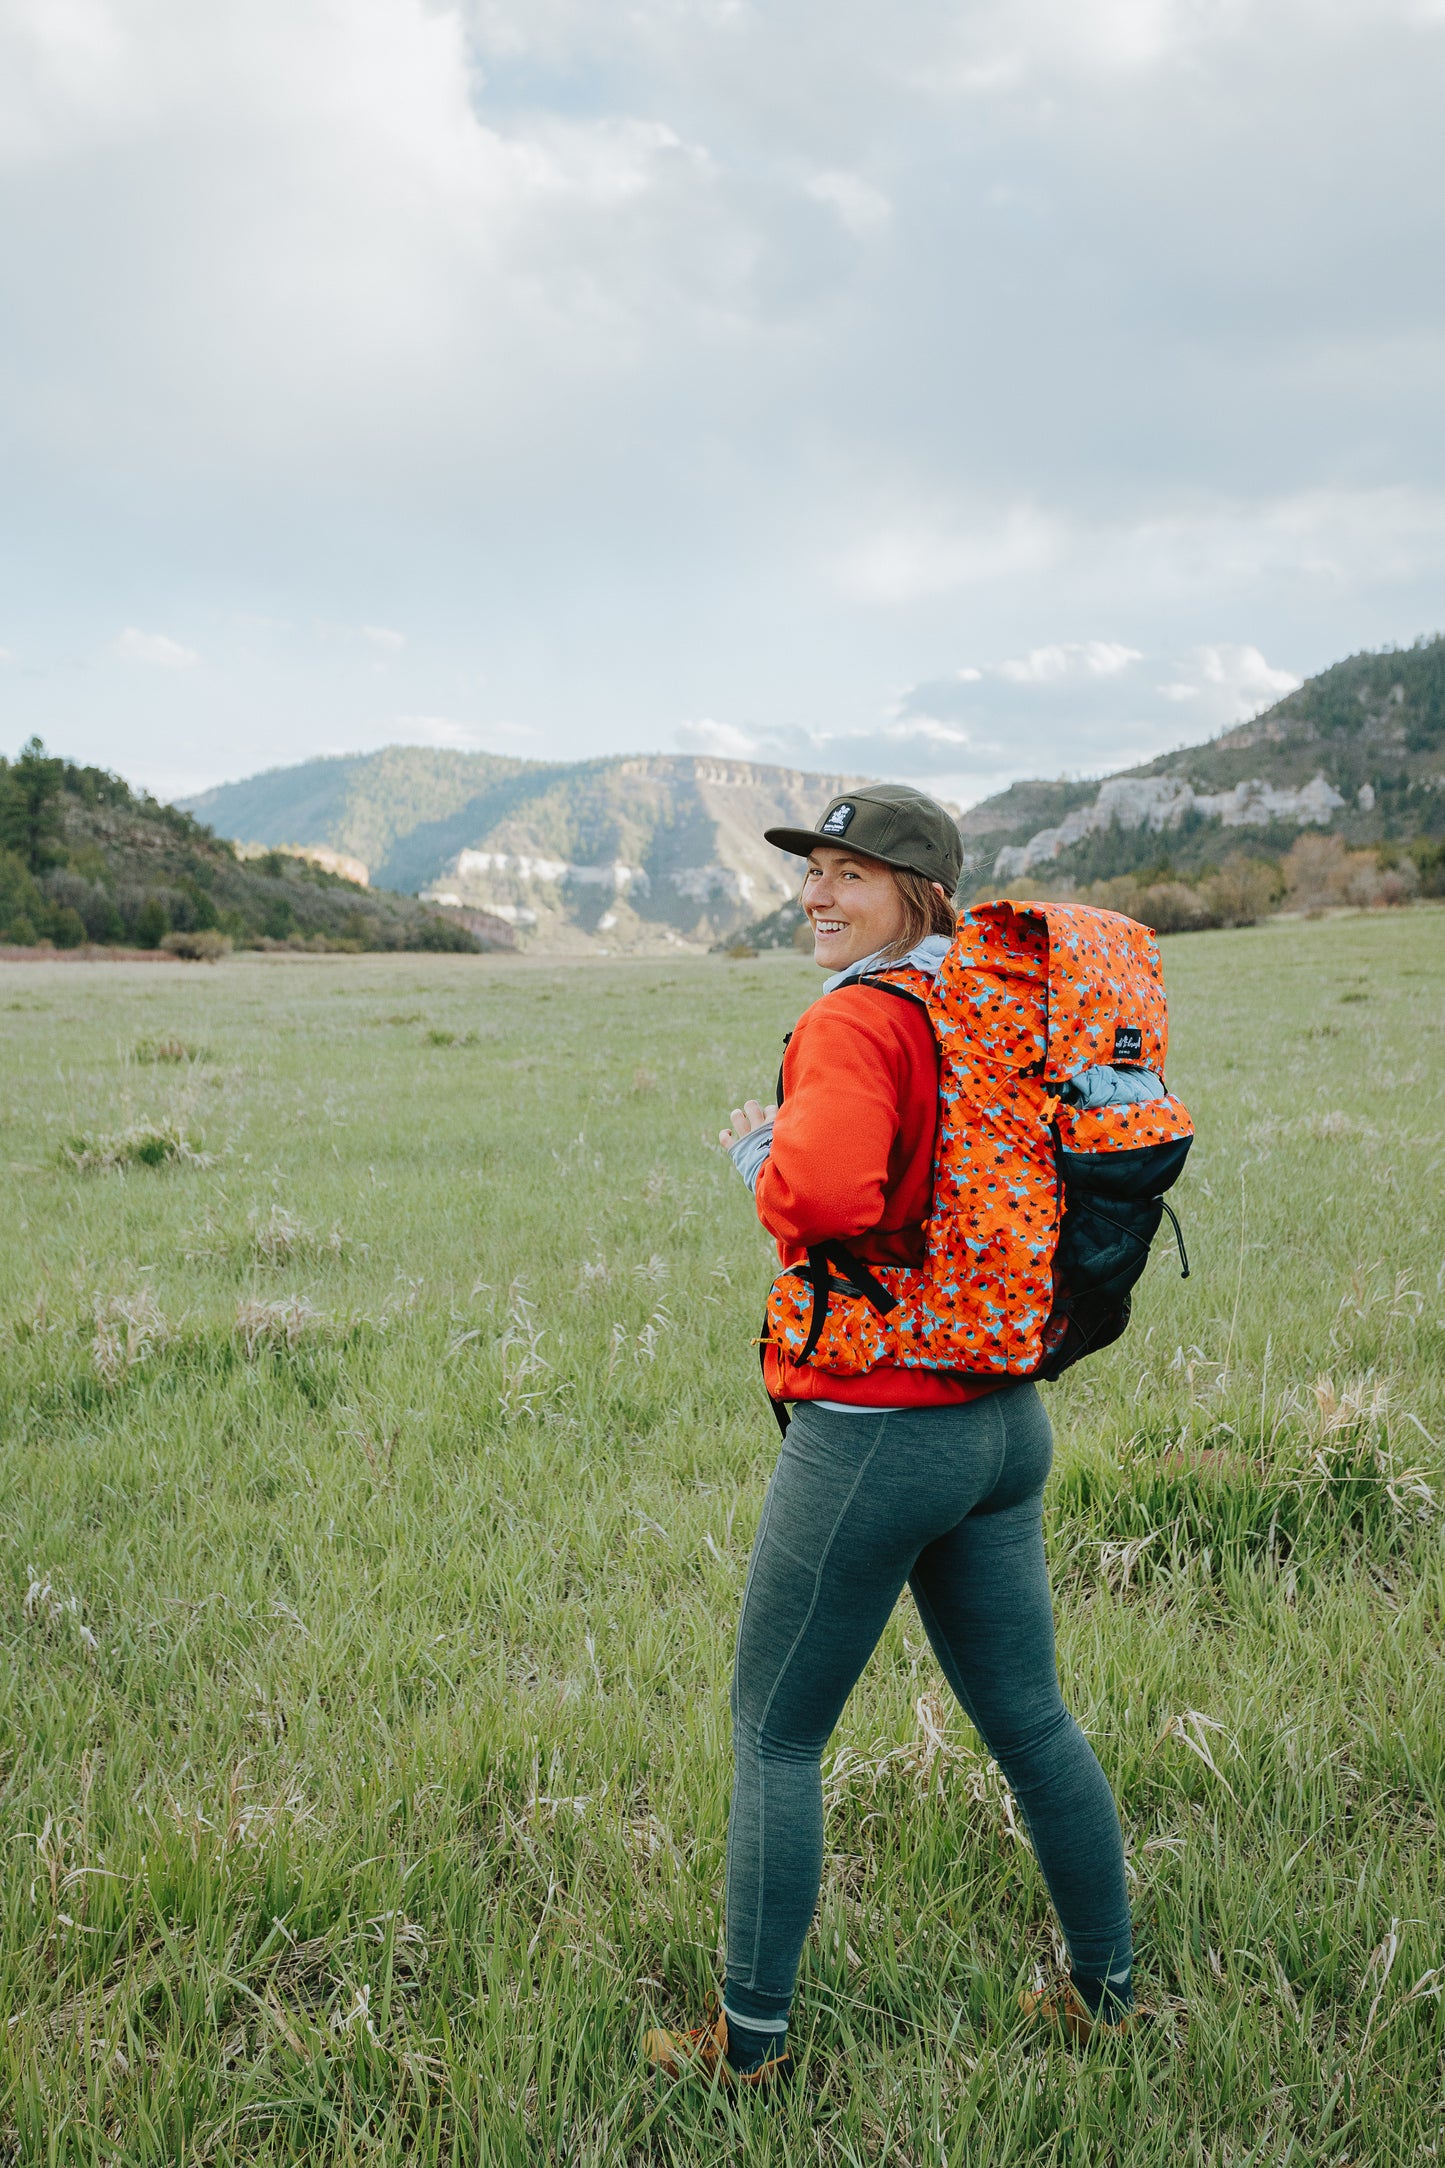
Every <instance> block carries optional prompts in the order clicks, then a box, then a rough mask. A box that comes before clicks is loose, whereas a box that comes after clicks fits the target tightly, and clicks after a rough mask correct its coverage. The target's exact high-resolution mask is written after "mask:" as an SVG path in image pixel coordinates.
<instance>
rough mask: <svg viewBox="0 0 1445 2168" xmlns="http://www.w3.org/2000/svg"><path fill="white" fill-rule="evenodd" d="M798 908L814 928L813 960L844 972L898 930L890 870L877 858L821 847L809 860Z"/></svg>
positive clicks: (899, 912) (899, 911)
mask: <svg viewBox="0 0 1445 2168" xmlns="http://www.w3.org/2000/svg"><path fill="white" fill-rule="evenodd" d="M803 909H804V911H805V912H806V913H807V916H808V924H809V925H810V926H811V927H812V929H813V961H814V962H815V963H817V964H821V965H822V966H823V968H824V970H826V971H843V970H846V968H847V967H848V965H849V964H856V963H857V962H859V961H860V959H861V958H862V957H864V956H872V955H875V954H876V953H877V951H878V950H879V949H881V948H887V947H888V945H889V943H890V942H892V941H896V940H897V939H898V936H899V934H900V933H901V932H902V931H903V923H904V913H903V904H902V901H901V899H900V897H899V894H898V884H897V882H896V881H895V879H894V877H893V874H892V871H891V869H890V868H889V867H887V866H885V865H881V864H880V863H879V861H878V860H877V859H876V858H864V857H861V856H858V857H855V856H854V855H853V853H852V852H850V851H840V850H833V849H830V848H829V846H828V845H826V844H822V845H820V846H819V848H818V849H817V850H815V851H814V852H813V853H812V854H811V856H810V857H809V859H808V871H807V874H806V876H805V877H804V881H803Z"/></svg>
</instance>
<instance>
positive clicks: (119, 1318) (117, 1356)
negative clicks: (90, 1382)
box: [90, 1286, 175, 1390]
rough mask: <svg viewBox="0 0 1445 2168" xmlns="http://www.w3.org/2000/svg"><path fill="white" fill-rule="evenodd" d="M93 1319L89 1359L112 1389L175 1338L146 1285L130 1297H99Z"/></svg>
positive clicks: (98, 1375)
mask: <svg viewBox="0 0 1445 2168" xmlns="http://www.w3.org/2000/svg"><path fill="white" fill-rule="evenodd" d="M91 1318H92V1321H93V1323H94V1325H95V1332H94V1336H93V1337H92V1339H91V1343H90V1359H91V1361H92V1363H93V1364H94V1365H95V1374H96V1376H97V1377H98V1378H99V1379H100V1381H101V1383H102V1384H103V1385H106V1386H108V1387H110V1388H111V1389H112V1390H114V1388H115V1387H116V1386H118V1385H120V1384H122V1383H123V1382H124V1380H125V1379H126V1378H128V1377H129V1376H130V1374H131V1372H132V1371H133V1370H136V1369H138V1368H139V1367H140V1365H141V1364H142V1363H143V1362H146V1361H148V1360H149V1358H150V1357H151V1356H152V1355H153V1354H155V1353H156V1351H157V1350H158V1349H159V1348H163V1347H167V1346H168V1345H169V1344H170V1342H171V1341H172V1340H174V1338H175V1332H174V1329H173V1327H172V1326H171V1325H170V1324H169V1323H168V1321H167V1319H166V1317H165V1315H164V1313H163V1312H162V1310H161V1307H160V1304H159V1303H158V1302H157V1301H156V1298H155V1296H154V1295H153V1294H152V1292H151V1290H150V1288H149V1287H145V1286H141V1287H138V1288H136V1289H135V1290H134V1291H133V1292H132V1293H130V1294H127V1295H111V1296H109V1297H102V1296H100V1295H96V1296H95V1297H94V1298H93V1300H92V1303H91Z"/></svg>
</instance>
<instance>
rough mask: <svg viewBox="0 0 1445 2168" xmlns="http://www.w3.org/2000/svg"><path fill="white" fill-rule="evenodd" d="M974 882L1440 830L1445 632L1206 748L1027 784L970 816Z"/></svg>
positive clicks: (968, 844)
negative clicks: (1316, 836) (1087, 776)
mask: <svg viewBox="0 0 1445 2168" xmlns="http://www.w3.org/2000/svg"><path fill="white" fill-rule="evenodd" d="M959 827H960V830H961V832H962V834H963V837H964V844H965V849H966V851H967V854H968V860H969V867H968V871H969V876H970V878H971V880H972V883H973V885H974V886H975V888H979V887H986V886H989V885H991V884H993V883H996V882H999V881H1003V882H1015V881H1018V880H1020V879H1021V878H1022V877H1024V876H1026V875H1030V876H1032V875H1037V874H1038V873H1039V872H1040V871H1041V870H1043V869H1047V870H1048V874H1049V877H1050V879H1051V880H1052V881H1054V882H1055V883H1057V882H1058V881H1060V880H1072V881H1075V882H1079V883H1089V882H1097V881H1100V880H1107V879H1110V878H1118V877H1120V876H1123V875H1135V874H1139V873H1142V872H1145V871H1148V870H1150V869H1156V868H1160V867H1164V868H1166V869H1167V871H1168V872H1169V873H1171V874H1173V875H1183V876H1185V877H1188V876H1189V875H1191V874H1199V873H1200V872H1202V871H1204V870H1205V869H1206V868H1208V867H1209V866H1210V865H1212V864H1214V865H1217V864H1218V862H1219V860H1220V858H1221V856H1222V855H1224V854H1227V853H1229V852H1241V851H1242V852H1244V853H1245V854H1246V855H1248V856H1251V857H1257V858H1260V859H1268V860H1279V859H1282V858H1283V857H1284V855H1285V854H1286V853H1287V852H1288V851H1289V850H1290V849H1291V847H1292V846H1293V844H1294V843H1295V842H1296V841H1297V840H1298V838H1299V836H1300V833H1301V831H1302V830H1304V829H1315V830H1323V831H1326V832H1328V833H1329V834H1331V835H1334V836H1337V837H1338V838H1339V839H1340V842H1341V843H1342V845H1343V846H1344V847H1345V848H1347V849H1353V850H1355V851H1359V850H1374V851H1377V852H1379V851H1381V850H1384V851H1385V852H1387V853H1388V852H1389V851H1390V850H1391V849H1396V850H1398V849H1399V848H1401V847H1406V846H1410V845H1412V844H1419V843H1420V842H1422V841H1424V840H1428V839H1430V838H1437V837H1440V836H1442V835H1445V639H1434V640H1422V641H1418V642H1417V643H1416V645H1415V646H1414V647H1409V648H1387V649H1385V650H1383V651H1381V652H1378V653H1370V654H1361V655H1352V656H1351V657H1349V659H1348V660H1347V661H1345V662H1340V663H1336V664H1335V665H1334V666H1333V667H1332V668H1331V669H1328V670H1324V671H1321V672H1320V674H1319V676H1318V677H1313V678H1308V679H1306V681H1305V683H1304V684H1303V685H1301V686H1299V687H1298V689H1297V690H1296V691H1294V692H1292V693H1289V694H1287V695H1286V697H1285V698H1284V699H1283V700H1280V701H1277V702H1276V704H1275V705H1274V706H1273V707H1271V708H1268V709H1266V710H1265V712H1264V713H1263V714H1262V715H1257V716H1255V717H1254V719H1253V720H1252V721H1250V722H1247V723H1240V724H1238V725H1237V726H1236V727H1235V728H1234V729H1232V730H1226V731H1225V732H1224V733H1223V735H1222V736H1220V737H1217V738H1211V739H1210V740H1209V741H1208V742H1207V743H1206V744H1203V745H1193V746H1187V747H1184V748H1182V749H1181V750H1179V751H1177V752H1172V753H1165V754H1161V755H1160V756H1159V757H1158V758H1157V759H1155V760H1152V761H1146V762H1145V763H1143V765H1141V766H1140V767H1137V768H1129V769H1126V770H1124V771H1123V772H1122V773H1121V774H1119V775H1116V776H1109V777H1106V778H1105V780H1104V781H1103V782H1102V783H1098V782H1095V783H1076V782H1059V783H1017V784H1015V785H1014V786H1013V787H1012V789H1010V790H1006V791H1003V792H1001V793H1000V794H999V795H998V796H997V797H995V798H990V799H986V800H985V801H984V803H983V804H982V805H977V806H974V807H973V808H972V809H971V810H970V811H969V812H968V813H966V814H965V815H964V816H963V818H962V820H961V821H960V823H959Z"/></svg>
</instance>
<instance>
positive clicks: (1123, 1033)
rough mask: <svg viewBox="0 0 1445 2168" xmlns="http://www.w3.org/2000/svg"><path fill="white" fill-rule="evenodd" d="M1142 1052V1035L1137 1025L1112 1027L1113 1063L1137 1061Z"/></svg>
mask: <svg viewBox="0 0 1445 2168" xmlns="http://www.w3.org/2000/svg"><path fill="white" fill-rule="evenodd" d="M1143 1051H1144V1034H1143V1032H1142V1030H1141V1029H1140V1027H1139V1026H1138V1025H1137V1024H1116V1025H1115V1027H1114V1059H1115V1061H1138V1059H1139V1057H1140V1056H1141V1054H1142V1053H1143Z"/></svg>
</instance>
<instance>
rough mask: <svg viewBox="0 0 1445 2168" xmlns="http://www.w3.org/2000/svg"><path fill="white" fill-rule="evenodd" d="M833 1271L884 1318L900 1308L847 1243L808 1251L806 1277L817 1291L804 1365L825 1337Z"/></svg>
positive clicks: (820, 1245) (819, 1244)
mask: <svg viewBox="0 0 1445 2168" xmlns="http://www.w3.org/2000/svg"><path fill="white" fill-rule="evenodd" d="M830 1268H831V1270H830ZM833 1271H836V1272H837V1274H838V1276H839V1279H840V1281H841V1282H842V1283H843V1284H844V1285H846V1286H848V1287H850V1288H856V1290H857V1292H858V1293H859V1294H860V1295H863V1296H865V1297H866V1299H867V1300H868V1301H869V1302H871V1303H872V1305H873V1307H874V1309H875V1310H876V1311H877V1312H878V1315H879V1316H880V1317H887V1315H888V1313H889V1311H890V1310H896V1309H897V1307H898V1297H897V1296H896V1295H890V1294H889V1292H888V1289H887V1288H886V1287H885V1286H884V1285H883V1282H882V1281H881V1280H880V1279H877V1278H875V1277H874V1275H873V1274H872V1273H871V1272H870V1271H869V1270H868V1267H867V1266H866V1265H865V1264H864V1263H863V1260H862V1259H861V1258H860V1257H855V1256H854V1255H853V1252H852V1251H851V1250H850V1249H849V1248H848V1246H847V1244H846V1243H843V1242H815V1243H814V1244H813V1245H812V1247H811V1248H810V1249H809V1251H808V1264H807V1269H806V1271H805V1272H804V1274H803V1277H804V1278H805V1279H806V1280H807V1281H809V1283H810V1284H811V1286H812V1289H813V1315H812V1317H811V1318H810V1319H809V1321H808V1337H807V1339H806V1340H805V1341H804V1342H803V1349H802V1353H801V1354H800V1355H799V1356H798V1361H799V1362H800V1363H805V1362H806V1361H807V1360H808V1357H809V1356H810V1355H811V1354H812V1352H813V1350H814V1348H815V1347H816V1346H817V1345H818V1342H819V1340H820V1339H821V1338H822V1336H823V1326H824V1323H825V1321H826V1319H827V1316H828V1295H829V1292H830V1289H831V1286H832V1272H833Z"/></svg>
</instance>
